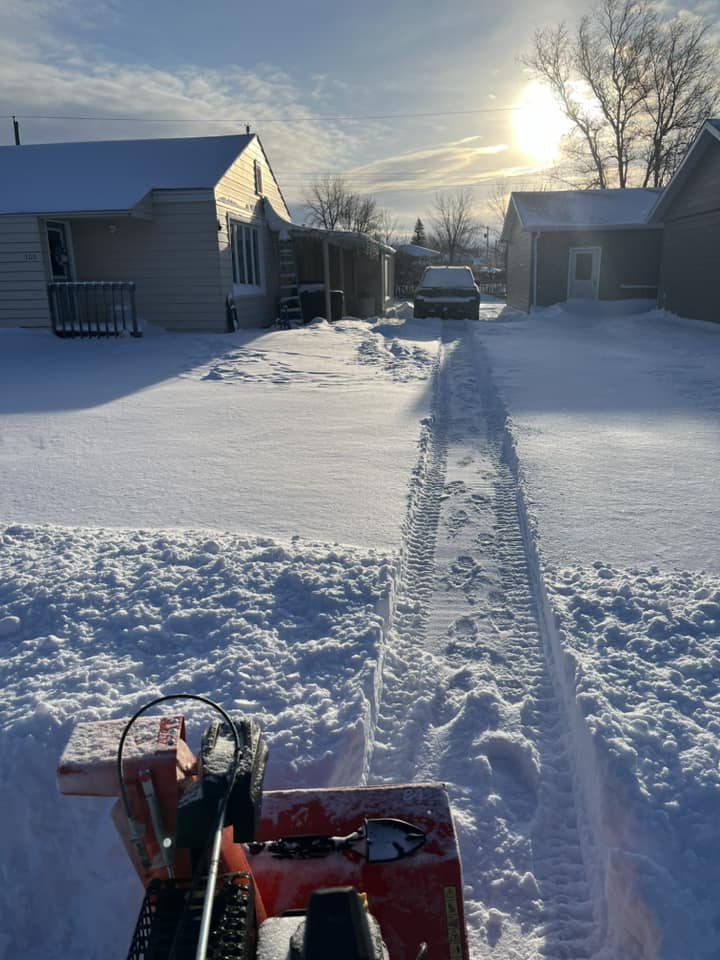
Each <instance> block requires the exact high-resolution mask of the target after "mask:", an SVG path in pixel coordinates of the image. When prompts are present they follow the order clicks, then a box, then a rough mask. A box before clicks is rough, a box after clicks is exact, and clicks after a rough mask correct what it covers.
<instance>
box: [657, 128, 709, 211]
mask: <svg viewBox="0 0 720 960" xmlns="http://www.w3.org/2000/svg"><path fill="white" fill-rule="evenodd" d="M714 210H720V142H719V141H717V140H716V139H715V138H714V137H713V138H712V139H711V141H710V142H709V143H708V145H707V148H706V149H705V150H704V151H703V154H702V156H701V157H700V159H699V160H698V162H697V164H696V165H695V167H694V169H693V170H692V173H691V174H690V176H689V177H688V179H687V180H686V182H685V183H684V184H683V186H682V187H680V189H679V190H678V194H677V196H676V197H675V199H674V200H673V201H672V203H671V204H670V205H669V207H668V209H667V210H666V212H665V215H664V218H663V220H664V222H665V223H669V222H670V221H672V220H679V219H682V218H684V217H693V216H697V215H703V214H706V213H710V212H712V211H714Z"/></svg>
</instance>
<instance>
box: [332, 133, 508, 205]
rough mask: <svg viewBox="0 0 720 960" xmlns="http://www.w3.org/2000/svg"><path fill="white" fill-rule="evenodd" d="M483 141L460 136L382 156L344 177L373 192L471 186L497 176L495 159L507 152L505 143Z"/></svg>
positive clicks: (350, 171) (479, 137) (478, 137)
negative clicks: (446, 141) (361, 184)
mask: <svg viewBox="0 0 720 960" xmlns="http://www.w3.org/2000/svg"><path fill="white" fill-rule="evenodd" d="M482 139H483V138H482V137H481V136H471V137H462V138H461V139H459V140H454V141H450V142H448V143H438V144H435V145H432V146H428V147H423V148H421V149H418V150H412V151H407V152H405V153H399V154H395V155H393V156H389V157H384V158H383V159H381V160H375V161H373V162H372V163H367V164H363V165H361V166H356V167H353V168H352V169H351V170H349V171H348V173H347V177H348V180H349V181H350V182H352V183H358V184H360V183H364V184H368V185H370V187H371V189H372V191H373V192H383V191H388V190H393V191H396V190H402V189H411V190H445V189H452V188H454V187H459V186H472V185H473V184H476V183H481V182H482V181H483V180H487V179H489V178H493V177H496V176H497V168H498V165H497V161H496V158H497V157H498V155H500V154H504V153H507V152H508V151H509V149H510V148H509V147H508V145H507V144H505V143H495V144H489V145H482V144H481V143H480V141H481V140H482Z"/></svg>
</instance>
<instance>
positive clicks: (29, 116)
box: [0, 107, 520, 126]
mask: <svg viewBox="0 0 720 960" xmlns="http://www.w3.org/2000/svg"><path fill="white" fill-rule="evenodd" d="M519 109H520V107H474V108H471V109H469V110H438V111H428V112H425V113H377V114H370V113H368V114H354V115H346V116H306V117H294V116H283V117H255V119H254V120H252V121H250V122H252V123H254V124H259V123H330V122H336V121H341V120H343V121H361V120H413V119H422V118H425V117H455V116H467V115H469V114H474V113H509V112H512V111H514V110H519ZM13 116H14V117H16V118H17V119H19V120H79V121H93V122H94V121H103V122H104V121H109V122H121V123H225V124H228V123H232V124H235V125H236V126H243V125H244V124H246V123H248V122H249V121H248V120H247V119H245V120H242V121H240V120H236V119H234V118H232V117H225V118H224V119H222V120H221V119H216V118H214V117H203V118H197V119H190V118H183V117H91V116H87V117H85V116H75V115H72V116H71V115H61V114H40V113H16V114H9V113H0V119H3V120H9V119H10V118H11V117H13Z"/></svg>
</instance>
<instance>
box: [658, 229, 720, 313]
mask: <svg viewBox="0 0 720 960" xmlns="http://www.w3.org/2000/svg"><path fill="white" fill-rule="evenodd" d="M664 234H665V236H664V242H663V257H662V267H661V281H660V296H659V298H658V299H659V304H660V306H661V307H664V308H665V309H666V310H670V311H671V312H672V313H676V314H679V315H680V316H682V317H690V318H691V319H693V320H712V321H714V322H715V323H718V322H720V294H719V293H718V273H720V210H714V211H712V212H710V213H706V214H704V215H703V216H694V217H688V218H686V219H683V220H674V221H669V222H667V221H666V223H665V230H664Z"/></svg>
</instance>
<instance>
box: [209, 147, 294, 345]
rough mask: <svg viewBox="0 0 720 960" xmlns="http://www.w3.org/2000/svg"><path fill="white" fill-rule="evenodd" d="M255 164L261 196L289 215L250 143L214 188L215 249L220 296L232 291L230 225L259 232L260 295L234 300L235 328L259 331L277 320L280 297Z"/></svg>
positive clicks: (273, 242)
mask: <svg viewBox="0 0 720 960" xmlns="http://www.w3.org/2000/svg"><path fill="white" fill-rule="evenodd" d="M255 161H257V162H258V164H259V165H260V169H261V170H262V179H263V184H262V189H263V196H265V197H267V198H268V200H269V201H270V203H271V204H272V206H273V208H274V209H275V210H276V211H277V212H278V213H279V214H281V215H282V216H284V217H287V219H288V220H289V219H290V213H289V211H288V209H287V207H286V205H285V201H284V199H283V197H282V194H281V193H280V189H279V187H278V185H277V183H276V181H275V177H274V176H273V174H272V171H271V169H270V166H269V164H268V161H267V157H266V156H265V153H264V151H263V149H262V146H261V145H260V142H259V140H257V139H255V140H253V141H251V142H250V143H249V144H248V146H247V147H246V148H245V150H244V151H243V152H242V153H241V154H240V156H239V157H238V158H237V160H236V161H235V162H234V163H233V164H232V166H231V167H230V169H229V170H228V171H227V172H226V173H225V174H224V176H223V177H221V179H220V180H219V181H218V183H217V185H216V187H215V206H216V212H217V223H218V227H217V232H216V249H217V250H218V252H219V266H220V282H221V285H222V289H223V296H224V297H226V296H227V294H229V293H231V291H232V289H233V273H232V251H231V246H230V223H231V221H232V220H237V221H239V222H242V223H248V224H252V225H254V226H258V227H260V229H261V239H262V247H263V267H262V269H263V278H262V279H263V287H264V289H263V291H262V292H261V293H258V294H240V295H238V296H236V297H235V309H236V315H237V320H238V324H239V325H240V326H241V327H263V326H268V325H270V324H271V323H273V322H274V320H275V319H276V317H277V308H278V301H279V297H280V273H279V262H280V260H279V255H278V240H277V237H276V235H275V234H273V233H271V231H270V230H269V229H268V228H267V224H266V220H265V212H264V209H263V202H262V197H260V196H258V194H256V193H255Z"/></svg>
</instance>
